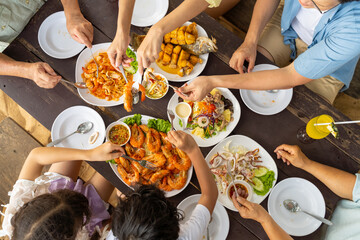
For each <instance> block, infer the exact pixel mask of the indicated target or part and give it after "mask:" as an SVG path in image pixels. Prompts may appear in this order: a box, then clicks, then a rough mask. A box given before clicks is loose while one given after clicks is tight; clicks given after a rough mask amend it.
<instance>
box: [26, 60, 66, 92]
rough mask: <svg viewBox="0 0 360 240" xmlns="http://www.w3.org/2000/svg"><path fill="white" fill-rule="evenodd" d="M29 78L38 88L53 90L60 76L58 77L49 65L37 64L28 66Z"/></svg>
mask: <svg viewBox="0 0 360 240" xmlns="http://www.w3.org/2000/svg"><path fill="white" fill-rule="evenodd" d="M29 78H30V79H32V80H33V81H34V82H35V83H36V84H37V85H38V86H39V87H42V88H53V87H55V86H56V84H58V82H59V81H60V79H61V76H58V75H57V74H56V73H55V71H54V70H53V69H52V68H51V67H50V65H49V64H47V63H44V62H37V63H30V64H29Z"/></svg>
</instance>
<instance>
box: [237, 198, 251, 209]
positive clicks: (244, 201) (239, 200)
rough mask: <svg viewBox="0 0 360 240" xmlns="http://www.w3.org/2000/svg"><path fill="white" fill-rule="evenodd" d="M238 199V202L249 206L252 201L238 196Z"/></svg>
mask: <svg viewBox="0 0 360 240" xmlns="http://www.w3.org/2000/svg"><path fill="white" fill-rule="evenodd" d="M236 200H237V202H238V203H240V204H241V205H243V206H244V207H246V208H249V205H250V202H249V201H248V200H246V199H245V198H242V197H238V198H236Z"/></svg>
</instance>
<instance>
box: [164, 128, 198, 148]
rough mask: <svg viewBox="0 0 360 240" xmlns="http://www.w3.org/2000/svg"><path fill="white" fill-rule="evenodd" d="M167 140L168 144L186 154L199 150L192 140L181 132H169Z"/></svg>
mask: <svg viewBox="0 0 360 240" xmlns="http://www.w3.org/2000/svg"><path fill="white" fill-rule="evenodd" d="M167 138H168V140H169V142H170V143H172V144H174V145H175V146H176V147H177V148H179V149H180V150H182V151H184V152H186V153H187V154H190V153H191V152H193V151H194V150H195V149H198V148H199V147H198V145H197V143H196V142H195V140H194V138H193V137H192V136H191V135H189V134H187V133H185V132H183V131H170V132H168V134H167Z"/></svg>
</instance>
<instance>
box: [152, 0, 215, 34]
mask: <svg viewBox="0 0 360 240" xmlns="http://www.w3.org/2000/svg"><path fill="white" fill-rule="evenodd" d="M208 6H209V3H207V2H206V1H205V0H185V1H184V2H183V3H181V4H180V5H179V6H178V7H177V8H176V9H174V10H173V11H172V12H171V13H170V14H168V15H167V16H165V17H164V18H163V19H162V20H160V21H159V22H158V23H156V24H155V25H154V26H153V27H152V28H151V29H153V30H155V31H157V32H158V33H159V34H162V35H165V34H166V33H168V32H170V31H172V30H174V29H175V28H177V27H179V26H181V25H182V24H183V23H184V22H186V21H188V20H190V19H192V18H194V17H196V16H197V15H198V14H200V13H201V12H203V11H204V10H205V9H206V8H207V7H208Z"/></svg>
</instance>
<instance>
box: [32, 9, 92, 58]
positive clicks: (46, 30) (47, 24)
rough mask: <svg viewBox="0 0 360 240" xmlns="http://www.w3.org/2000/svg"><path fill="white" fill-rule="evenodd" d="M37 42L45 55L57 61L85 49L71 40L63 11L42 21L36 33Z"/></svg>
mask: <svg viewBox="0 0 360 240" xmlns="http://www.w3.org/2000/svg"><path fill="white" fill-rule="evenodd" d="M38 41H39V44H40V47H41V49H42V50H43V51H44V52H45V53H46V54H47V55H49V56H51V57H53V58H58V59H65V58H70V57H73V56H75V55H76V54H78V53H79V52H81V50H82V49H83V48H84V47H85V45H83V44H80V43H78V42H76V41H75V40H74V39H72V38H71V36H70V34H69V32H68V31H67V28H66V18H65V14H64V12H63V11H61V12H56V13H53V14H51V15H50V16H49V17H47V18H46V19H45V20H44V22H43V23H42V24H41V26H40V29H39V32H38Z"/></svg>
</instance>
